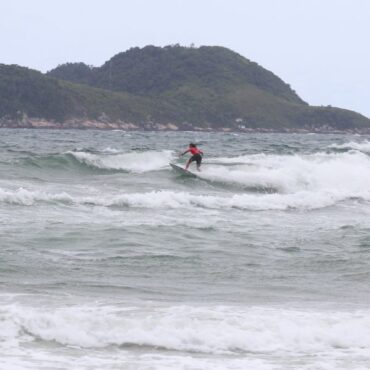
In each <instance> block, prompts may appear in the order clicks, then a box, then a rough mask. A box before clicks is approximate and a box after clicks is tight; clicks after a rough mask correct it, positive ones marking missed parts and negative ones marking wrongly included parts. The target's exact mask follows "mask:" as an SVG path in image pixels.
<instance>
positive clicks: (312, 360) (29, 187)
mask: <svg viewBox="0 0 370 370" xmlns="http://www.w3.org/2000/svg"><path fill="white" fill-rule="evenodd" d="M189 141H196V142H197V143H199V144H200V146H201V148H202V149H203V151H204V152H205V153H206V156H205V158H204V165H203V171H202V173H201V174H200V175H199V178H195V179H194V178H188V177H181V176H178V175H177V174H176V173H174V171H173V170H171V168H170V167H169V166H168V163H169V162H171V161H174V162H176V163H184V161H185V159H184V158H182V159H179V158H178V156H177V154H178V152H179V151H182V150H184V149H185V148H186V145H187V144H188V143H189ZM369 155H370V141H368V138H366V137H363V136H340V135H277V134H275V135H267V134H260V135H236V134H220V133H132V132H130V133H125V132H121V131H115V132H100V131H48V130H34V131H28V130H1V131H0V238H1V239H0V243H1V249H0V262H1V265H0V368H1V369H7V370H14V369H17V370H18V369H83V370H88V369H89V370H90V369H99V370H105V369H130V370H131V369H132V370H136V369H145V370H149V369H165V370H167V369H176V370H177V369H183V370H185V369H186V370H190V369H212V370H217V369H235V370H240V369H242V370H245V369H251V370H270V369H271V370H272V369H282V370H283V369H284V370H285V369H307V370H313V369H323V370H329V369H356V370H359V369H369V368H370V365H369V364H370V307H369V303H370V285H369V283H370V261H369V258H370V156H369Z"/></svg>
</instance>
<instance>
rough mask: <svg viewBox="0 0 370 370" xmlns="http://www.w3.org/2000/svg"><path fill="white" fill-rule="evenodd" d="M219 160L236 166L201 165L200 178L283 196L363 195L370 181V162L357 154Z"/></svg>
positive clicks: (256, 156) (258, 156) (266, 156)
mask: <svg viewBox="0 0 370 370" xmlns="http://www.w3.org/2000/svg"><path fill="white" fill-rule="evenodd" d="M218 161H219V162H220V163H223V161H224V162H225V163H235V164H238V165H235V166H215V165H209V166H208V167H207V166H206V165H204V169H203V172H202V173H201V175H200V176H201V177H203V178H205V179H208V180H210V181H222V182H225V183H234V184H239V185H243V186H253V187H260V188H264V187H265V188H266V187H267V188H273V189H277V190H278V191H279V192H283V193H295V192H300V191H311V192H317V191H325V192H328V193H331V192H333V193H336V192H338V191H340V192H343V195H345V194H348V196H351V195H350V194H351V193H352V192H362V191H363V192H366V191H367V189H368V184H369V182H370V159H369V158H368V156H367V155H365V154H363V153H360V152H350V153H334V154H333V153H332V154H326V153H318V154H313V155H294V156H277V155H251V156H241V157H237V158H218ZM241 163H245V165H243V164H241Z"/></svg>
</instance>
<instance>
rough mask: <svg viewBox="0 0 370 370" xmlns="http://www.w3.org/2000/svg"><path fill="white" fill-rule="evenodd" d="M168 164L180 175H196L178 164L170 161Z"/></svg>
mask: <svg viewBox="0 0 370 370" xmlns="http://www.w3.org/2000/svg"><path fill="white" fill-rule="evenodd" d="M170 166H171V167H172V168H173V169H174V170H175V171H176V172H177V173H179V174H180V175H185V176H191V177H197V175H196V174H195V173H193V172H190V171H188V170H185V168H182V167H180V166H178V165H177V164H173V163H170Z"/></svg>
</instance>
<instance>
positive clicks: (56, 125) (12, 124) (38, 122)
mask: <svg viewBox="0 0 370 370" xmlns="http://www.w3.org/2000/svg"><path fill="white" fill-rule="evenodd" d="M0 128H11V129H25V128H27V129H55V130H73V129H76V130H89V129H90V130H122V131H198V132H244V133H302V134H305V133H318V134H360V135H367V134H370V128H352V129H345V130H339V129H337V128H334V127H331V126H330V125H322V126H318V127H303V128H297V127H281V128H263V127H258V128H251V127H245V126H237V127H207V128H205V127H200V126H196V125H193V124H189V123H184V124H174V123H167V124H163V123H154V122H145V123H141V124H138V123H128V122H122V121H116V122H102V121H94V120H88V119H71V120H67V121H65V122H56V121H52V120H46V119H38V118H28V119H27V120H21V121H17V120H11V119H6V118H2V119H0Z"/></svg>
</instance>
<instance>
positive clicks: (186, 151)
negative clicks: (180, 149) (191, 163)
mask: <svg viewBox="0 0 370 370" xmlns="http://www.w3.org/2000/svg"><path fill="white" fill-rule="evenodd" d="M189 151H190V149H188V150H185V152H184V153H181V156H183V155H184V154H186V153H188V152H189Z"/></svg>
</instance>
